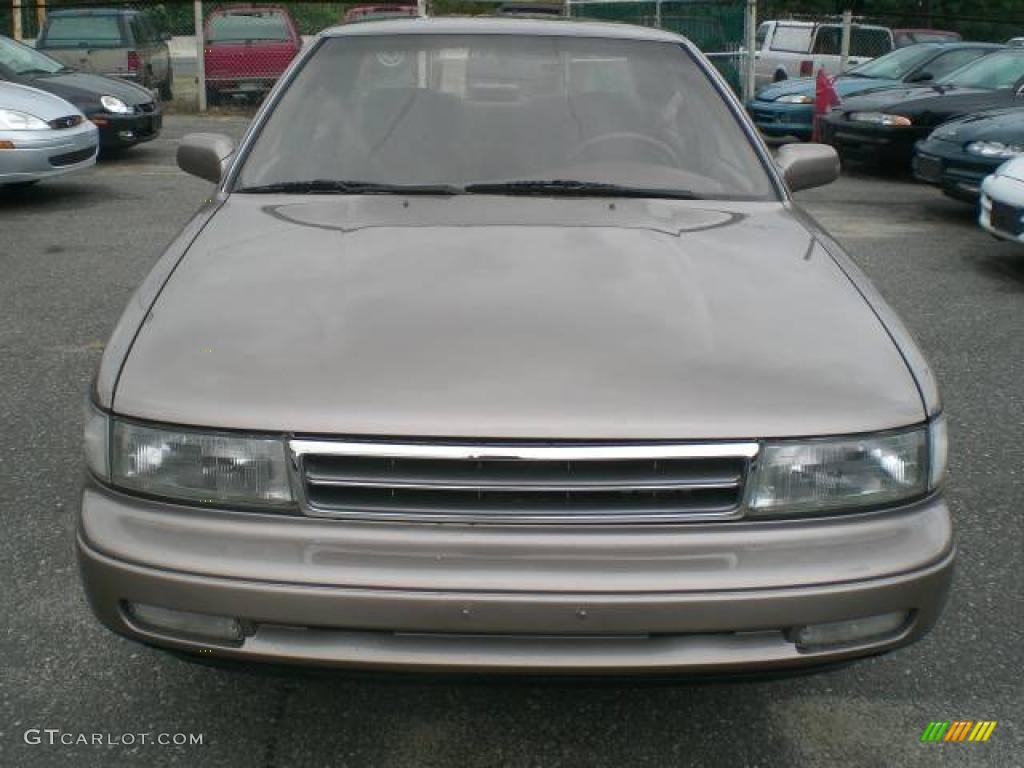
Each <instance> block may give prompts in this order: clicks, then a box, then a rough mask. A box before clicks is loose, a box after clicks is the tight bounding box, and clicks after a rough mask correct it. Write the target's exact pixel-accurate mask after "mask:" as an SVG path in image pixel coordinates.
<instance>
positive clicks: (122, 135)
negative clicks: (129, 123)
mask: <svg viewBox="0 0 1024 768" xmlns="http://www.w3.org/2000/svg"><path fill="white" fill-rule="evenodd" d="M117 137H118V138H119V139H124V140H125V141H129V140H131V139H134V138H135V132H134V131H118V132H117Z"/></svg>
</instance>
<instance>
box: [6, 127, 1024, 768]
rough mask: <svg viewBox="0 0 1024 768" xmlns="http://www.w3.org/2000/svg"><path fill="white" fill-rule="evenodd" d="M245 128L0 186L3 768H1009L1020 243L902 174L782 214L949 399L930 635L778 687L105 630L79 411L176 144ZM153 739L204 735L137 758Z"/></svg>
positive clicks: (1021, 755)
mask: <svg viewBox="0 0 1024 768" xmlns="http://www.w3.org/2000/svg"><path fill="white" fill-rule="evenodd" d="M243 129H244V118H240V117H186V116H169V117H168V118H167V120H166V125H165V130H164V133H163V135H162V136H161V138H160V139H158V140H157V141H154V142H152V143H150V144H148V145H145V146H142V147H137V148H135V149H133V150H131V151H129V152H126V153H124V154H123V155H120V156H118V157H116V158H112V159H110V160H107V161H104V162H101V163H100V164H99V166H98V167H97V168H95V169H94V170H92V171H89V172H87V173H83V174H81V175H78V176H70V177H67V178H65V179H60V180H54V181H50V182H45V183H43V184H39V185H37V186H36V187H34V188H31V189H28V190H23V191H20V192H17V193H10V192H0V353H2V355H0V521H2V524H3V528H2V532H0V585H2V586H0V611H2V616H3V619H4V620H3V625H2V626H3V632H2V633H0V766H16V767H17V768H21V767H22V766H26V767H27V766H65V765H67V766H76V768H77V767H81V768H86V767H88V766H103V767H104V768H110V767H112V766H154V767H156V766H169V765H188V766H246V767H252V768H299V767H300V766H358V767H360V768H363V767H372V768H385V767H390V766H437V767H441V766H445V767H447V766H452V767H453V768H454V767H459V768H461V767H463V766H467V767H475V766H538V767H539V766H543V767H545V768H547V767H549V766H588V768H589V767H596V766H616V767H617V768H618V767H619V766H659V767H660V766H687V765H695V766H715V767H716V768H717V767H719V766H722V767H727V766H762V767H765V768H769V767H774V766H865V767H867V768H878V766H928V767H929V768H931V766H946V765H952V766H960V765H971V766H973V765H978V766H1022V765H1024V731H1022V730H1021V729H1022V728H1024V716H1022V715H1024V711H1022V710H1024V704H1022V702H1024V672H1022V667H1024V598H1022V594H1024V556H1022V543H1024V535H1022V534H1024V522H1022V521H1024V509H1022V495H1024V494H1022V490H1024V440H1022V436H1024V386H1022V381H1024V333H1022V330H1024V248H1018V247H1015V246H1013V245H1011V244H1006V243H999V242H997V241H995V240H993V239H991V238H990V237H988V236H987V235H985V234H984V233H982V232H981V231H980V230H979V229H978V228H977V226H976V225H975V223H974V219H973V212H972V210H971V209H970V208H969V207H968V206H965V205H963V204H961V203H957V202H954V201H951V200H947V199H945V198H944V197H943V196H942V195H941V194H939V193H938V192H936V191H934V190H932V189H930V188H928V187H923V186H918V185H915V184H912V183H910V182H909V181H908V180H905V179H899V178H875V177H871V176H846V177H844V178H843V179H842V180H841V181H839V182H838V183H836V184H834V185H832V186H830V187H827V188H824V189H821V190H815V191H811V192H807V193H804V194H801V195H800V200H801V202H802V203H803V204H804V205H805V206H806V208H807V209H808V210H809V211H811V213H813V214H814V215H815V216H817V217H818V218H819V220H820V221H821V222H822V223H823V224H825V225H826V226H827V227H829V228H830V229H831V230H832V231H833V233H834V234H835V235H836V236H837V237H838V239H839V240H840V241H841V242H842V243H843V244H844V245H845V246H846V247H847V248H848V249H849V250H850V252H851V253H852V254H853V256H854V257H855V258H856V260H857V261H858V262H859V263H860V264H861V265H862V266H863V268H864V269H865V270H866V271H867V272H868V274H869V275H870V276H871V277H872V278H873V279H874V280H875V282H876V284H877V285H878V287H879V288H880V289H881V291H882V293H883V294H884V295H885V296H886V297H887V298H888V299H889V301H890V302H891V303H892V304H893V305H894V306H895V307H896V309H897V310H898V311H899V312H900V313H901V314H902V316H903V318H904V319H905V320H906V322H907V324H908V325H909V326H910V328H911V329H912V330H913V332H914V333H915V334H916V336H917V337H918V339H919V340H920V341H921V343H922V346H923V348H924V349H925V351H926V353H927V354H928V356H929V358H930V360H931V362H932V364H933V366H934V368H935V370H936V373H937V376H938V379H939V382H940V385H941V388H942V392H943V395H944V399H945V403H946V408H947V414H948V417H949V422H950V433H951V440H952V452H951V462H950V477H949V483H948V496H949V499H950V502H951V506H952V509H953V512H954V515H955V519H956V525H957V531H958V542H959V547H960V560H959V570H958V573H957V577H956V582H955V586H954V591H953V594H952V598H951V601H950V604H949V606H948V608H947V610H946V612H945V615H944V617H943V619H942V621H941V623H940V624H939V626H938V627H937V628H936V629H935V631H934V632H933V633H932V634H931V635H930V636H929V637H928V638H926V639H925V640H924V641H923V642H921V643H919V644H917V645H915V646H912V647H910V648H906V649H904V650H901V651H898V652H896V653H893V654H890V655H887V656H882V657H878V658H874V659H869V660H867V661H863V662H860V663H857V664H854V665H851V666H847V667H843V668H839V669H835V670H832V671H828V672H823V673H820V674H816V675H812V676H802V677H797V678H786V679H776V680H762V681H742V682H714V683H680V682H659V683H639V682H614V683H601V684H589V683H588V684H584V683H574V682H571V681H569V682H566V681H561V682H543V683H537V682H517V681H502V680H478V681H464V680H446V679H421V678H416V679H394V678H378V677H351V676H344V675H324V674H320V675H318V674H307V675H301V676H293V675H280V674H271V673H269V672H263V671H258V670H256V671H254V670H250V669H243V670H222V669H213V668H207V667H204V666H199V665H195V664H191V663H188V662H185V661H182V660H180V659H178V658H176V657H173V656H170V655H167V654H165V653H162V652H160V651H156V650H153V649H150V648H147V647H144V646H140V645H137V644H134V643H132V642H129V641H127V640H124V639H121V638H119V637H116V636H114V635H112V634H110V633H108V632H107V631H106V630H105V629H103V628H102V627H101V626H100V625H99V624H98V623H97V622H96V621H94V620H93V618H92V616H91V614H90V613H89V611H88V609H87V607H86V605H85V602H84V598H83V595H82V591H81V588H80V585H79V582H78V577H77V572H76V567H75V562H74V554H73V517H74V510H75V507H76V504H77V498H78V489H79V483H80V479H81V474H82V468H81V459H80V455H81V449H80V443H81V407H82V403H83V399H84V397H85V393H86V389H87V387H88V383H89V380H90V377H91V375H92V372H93V370H94V368H95V366H96V364H97V362H98V360H99V357H100V354H101V352H102V348H103V344H104V342H105V340H106V338H107V337H108V335H109V333H110V331H111V329H112V328H113V325H114V323H115V322H116V320H117V318H118V316H119V315H120V313H121V310H122V308H123V306H124V304H125V303H126V302H127V300H128V298H129V297H130V295H131V293H132V291H133V290H134V288H135V286H136V285H137V284H138V283H139V281H140V280H141V279H142V278H143V276H144V275H145V274H146V272H147V271H148V269H149V268H150V266H151V265H152V264H153V263H154V261H155V260H156V259H157V258H158V256H159V255H160V253H161V250H162V248H163V247H164V245H165V244H166V243H167V242H168V241H169V240H170V239H171V238H172V237H173V235H174V234H175V232H176V231H177V230H178V229H179V228H180V227H181V226H182V225H183V224H184V222H185V221H186V220H187V219H188V218H189V216H190V215H191V214H192V212H193V211H194V210H195V209H196V208H197V207H198V206H199V205H200V203H201V201H202V200H203V199H204V198H205V197H206V196H207V195H208V194H209V192H210V185H208V184H206V183H205V182H203V181H200V180H197V179H194V178H191V177H188V176H186V175H185V174H183V173H181V172H180V171H178V170H177V169H176V168H175V166H174V149H175V144H176V140H177V139H179V138H180V137H181V135H182V134H183V133H185V132H187V131H190V130H206V131H222V132H226V133H230V134H232V135H235V136H239V135H240V134H241V132H242V130H243ZM287 257H288V256H287V254H282V258H287ZM752 332H754V333H756V332H757V329H752ZM957 719H967V720H996V721H998V726H997V727H996V729H995V731H994V732H993V734H992V736H991V738H990V739H989V741H988V742H987V743H984V744H970V743H964V744H941V743H940V744H922V743H921V742H920V737H921V734H922V732H923V730H924V729H925V727H926V726H927V725H928V723H929V722H930V721H933V720H957ZM47 730H49V731H50V732H51V733H47ZM55 730H56V731H59V733H52V732H53V731H55ZM141 734H146V735H147V736H146V737H142V736H140V735H141ZM160 734H170V735H171V738H172V739H173V738H174V736H173V735H174V734H185V735H186V737H187V736H189V735H191V736H192V737H193V738H194V737H195V736H197V735H198V736H199V737H201V739H202V742H203V743H202V744H192V745H189V744H184V745H174V744H171V745H162V744H157V743H143V741H146V742H153V741H155V740H156V739H157V738H158V737H159V735H160ZM94 735H98V736H99V737H100V740H101V742H102V743H98V744H97V743H92V742H93V741H94V740H95V736H94ZM83 736H84V737H85V740H86V741H87V742H88V743H85V744H83V743H81V741H82V737H83ZM62 739H63V740H64V741H69V740H70V741H73V742H76V743H72V744H70V745H69V744H62V743H61V741H62ZM51 740H53V741H54V742H55V743H53V744H51V743H50V741H51ZM34 742H38V743H34ZM110 742H118V743H116V744H113V745H111V744H110ZM128 742H134V743H128Z"/></svg>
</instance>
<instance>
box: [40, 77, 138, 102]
mask: <svg viewBox="0 0 1024 768" xmlns="http://www.w3.org/2000/svg"><path fill="white" fill-rule="evenodd" d="M30 84H31V85H32V86H33V87H34V88H40V89H42V90H44V91H49V92H50V93H55V94H57V95H58V96H60V97H61V98H64V99H67V100H68V101H70V102H71V103H72V104H75V105H78V106H80V108H82V109H92V108H94V107H95V105H96V104H98V103H99V97H100V96H104V95H106V96H116V97H117V98H119V99H121V101H123V102H124V103H125V104H128V105H130V106H135V105H137V104H146V103H148V102H150V101H153V94H152V93H150V92H149V91H147V90H146V89H145V88H143V87H142V86H140V85H135V84H134V83H129V82H128V81H127V80H120V79H118V78H116V77H104V76H103V75H93V74H89V73H88V72H66V73H63V74H57V75H40V76H38V77H34V78H32V80H31V81H30Z"/></svg>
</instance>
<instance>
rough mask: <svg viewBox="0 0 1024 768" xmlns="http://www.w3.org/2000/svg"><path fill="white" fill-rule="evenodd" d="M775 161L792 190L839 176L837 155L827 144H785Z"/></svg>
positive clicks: (826, 181) (822, 182) (808, 186)
mask: <svg viewBox="0 0 1024 768" xmlns="http://www.w3.org/2000/svg"><path fill="white" fill-rule="evenodd" d="M775 162H776V164H777V165H778V166H779V168H780V169H782V175H783V176H784V177H785V179H786V184H788V185H789V188H790V190H791V191H793V192H798V191H800V190H801V189H811V188H812V187H822V186H824V185H826V184H831V183H832V182H833V181H835V180H836V179H838V178H839V155H838V154H836V151H835V150H834V149H833V148H832V147H830V146H828V145H827V144H786V145H784V146H782V147H780V148H779V151H778V153H776V155H775Z"/></svg>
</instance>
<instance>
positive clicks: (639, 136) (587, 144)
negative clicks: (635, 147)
mask: <svg viewBox="0 0 1024 768" xmlns="http://www.w3.org/2000/svg"><path fill="white" fill-rule="evenodd" d="M613 141H615V142H624V141H625V142H633V143H635V144H643V145H645V146H646V147H647V148H648V149H653V150H655V151H656V152H658V154H660V155H661V159H662V160H665V159H667V160H668V161H669V162H668V165H671V166H673V167H677V168H678V167H679V156H678V155H677V154H676V152H675V150H674V149H672V147H670V146H669V145H668V144H666V143H665V142H664V141H661V140H660V139H656V138H654V137H653V136H647V135H646V134H643V133H634V132H633V131H615V132H612V133H602V134H601V135H600V136H592V137H591V138H589V139H587V140H586V141H584V142H583V143H582V144H580V145H579V146H578V147H576V149H574V150H573V151H572V153H571V154H570V155H569V163H570V164H571V163H573V162H575V161H576V160H577V159H579V157H580V156H581V155H583V154H584V153H586V152H587V151H589V150H591V149H593V148H594V147H596V146H599V145H601V144H608V143H610V142H613Z"/></svg>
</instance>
